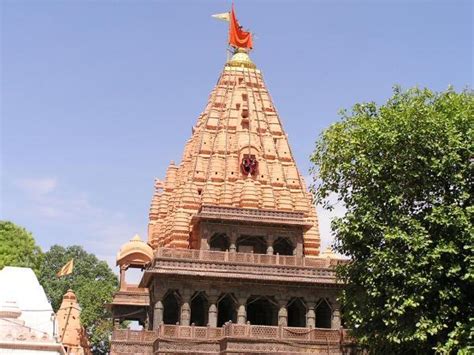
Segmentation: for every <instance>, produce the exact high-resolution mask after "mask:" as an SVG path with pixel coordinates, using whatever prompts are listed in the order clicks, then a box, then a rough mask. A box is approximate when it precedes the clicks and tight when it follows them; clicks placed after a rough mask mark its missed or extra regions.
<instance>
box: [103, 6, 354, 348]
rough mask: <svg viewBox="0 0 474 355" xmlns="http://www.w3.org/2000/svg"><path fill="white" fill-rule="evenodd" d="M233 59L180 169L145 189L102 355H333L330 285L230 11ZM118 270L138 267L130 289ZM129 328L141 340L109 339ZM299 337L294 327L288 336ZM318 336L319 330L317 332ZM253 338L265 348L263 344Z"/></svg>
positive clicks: (337, 334) (246, 38)
mask: <svg viewBox="0 0 474 355" xmlns="http://www.w3.org/2000/svg"><path fill="white" fill-rule="evenodd" d="M214 17H217V18H221V19H224V20H226V21H228V22H229V45H230V46H231V47H232V48H233V56H232V58H231V59H230V60H229V61H228V62H227V63H226V64H225V66H224V69H223V72H222V74H221V75H220V78H219V80H218V82H217V85H216V86H215V87H214V89H213V90H212V92H211V94H210V98H209V101H208V103H207V106H206V107H205V109H204V111H203V113H201V115H200V116H199V118H198V120H197V123H196V125H195V126H194V127H193V133H192V136H191V138H190V139H189V140H188V141H187V143H186V146H185V148H184V154H183V157H182V160H181V163H180V164H179V165H176V164H174V163H173V162H172V163H171V164H170V165H169V167H168V170H167V173H166V177H165V179H164V181H160V180H156V182H155V193H154V195H153V198H152V202H151V208H150V215H149V226H148V227H149V228H148V243H145V242H144V241H142V240H141V239H140V237H138V236H135V237H134V238H133V239H132V240H131V241H130V242H128V243H126V244H124V245H123V247H122V248H121V250H120V251H119V253H118V255H117V265H119V266H120V270H121V272H120V290H119V291H118V292H117V293H116V294H115V296H114V300H113V302H112V304H111V305H110V307H111V310H112V314H113V318H114V321H115V324H117V329H116V330H115V331H114V335H113V337H112V349H111V352H112V353H116V354H119V353H120V354H124V353H150V354H151V353H155V354H164V353H181V352H193V353H197V352H198V353H206V354H219V353H221V354H223V353H226V354H227V353H234V352H235V353H249V352H251V353H265V352H268V353H272V354H275V353H290V352H291V353H299V352H302V353H303V352H306V353H308V352H311V353H319V352H323V353H327V352H328V351H330V352H331V353H334V354H338V353H341V354H342V353H343V352H344V351H347V350H348V347H351V346H352V345H351V342H350V339H348V338H347V337H346V336H345V331H343V330H342V328H341V319H340V310H339V308H340V306H339V303H338V301H337V296H338V294H339V292H340V289H341V284H340V283H338V282H337V281H336V277H335V272H334V266H335V265H337V264H338V263H340V262H342V261H341V260H340V259H338V257H337V256H336V255H334V254H333V253H332V252H331V251H326V252H324V253H322V255H320V252H319V247H320V238H319V232H318V222H317V216H316V210H315V208H314V205H313V204H312V201H311V196H310V194H309V193H308V191H307V188H306V185H305V182H304V180H303V178H302V177H301V175H300V173H299V172H298V169H297V167H296V164H295V160H294V158H293V155H292V153H291V150H290V147H289V144H288V139H287V136H286V134H285V133H284V131H283V128H282V124H281V121H280V118H279V116H278V113H277V111H276V109H275V106H274V105H273V103H272V100H271V98H270V95H269V93H268V90H267V88H266V86H265V83H264V81H263V77H262V73H261V72H260V70H259V69H257V68H256V67H255V65H254V63H253V62H252V61H251V60H250V58H249V55H248V52H249V51H250V49H251V48H252V47H253V43H252V34H251V33H250V32H247V31H244V30H243V29H242V28H241V26H240V25H239V23H238V21H237V18H236V15H235V10H234V7H233V6H232V11H231V12H229V13H226V14H219V15H214ZM129 268H141V269H144V275H143V277H142V280H141V282H140V284H139V285H130V284H127V283H126V281H125V280H126V278H125V273H126V271H127V269H129ZM130 319H132V320H138V321H139V323H140V324H142V325H143V327H144V329H143V330H142V331H140V332H138V333H137V332H134V331H131V330H119V329H118V325H119V324H120V322H122V321H124V320H130ZM295 327H298V328H299V329H295ZM320 328H327V329H320ZM262 339H264V340H262Z"/></svg>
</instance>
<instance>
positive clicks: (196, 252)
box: [155, 248, 346, 269]
mask: <svg viewBox="0 0 474 355" xmlns="http://www.w3.org/2000/svg"><path fill="white" fill-rule="evenodd" d="M155 258H166V259H179V260H196V261H209V262H222V263H233V264H235V263H239V264H252V265H271V266H299V267H311V268H321V269H327V268H331V267H334V266H336V265H338V264H341V263H344V262H346V260H343V259H332V258H323V257H321V258H307V257H301V256H286V255H267V254H254V253H240V252H229V251H211V250H202V249H177V248H159V249H158V250H157V251H156V252H155Z"/></svg>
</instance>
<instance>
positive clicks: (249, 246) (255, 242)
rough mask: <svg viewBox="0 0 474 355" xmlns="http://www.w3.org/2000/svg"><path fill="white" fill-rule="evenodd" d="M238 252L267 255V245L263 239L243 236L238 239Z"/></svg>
mask: <svg viewBox="0 0 474 355" xmlns="http://www.w3.org/2000/svg"><path fill="white" fill-rule="evenodd" d="M237 251H238V252H240V253H255V254H265V253H266V252H267V243H266V241H265V239H264V238H263V237H254V236H246V235H243V236H241V237H239V239H237Z"/></svg>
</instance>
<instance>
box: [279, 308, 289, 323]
mask: <svg viewBox="0 0 474 355" xmlns="http://www.w3.org/2000/svg"><path fill="white" fill-rule="evenodd" d="M279 306H280V309H279V310H278V325H279V326H281V327H287V326H288V310H287V308H286V303H283V302H279Z"/></svg>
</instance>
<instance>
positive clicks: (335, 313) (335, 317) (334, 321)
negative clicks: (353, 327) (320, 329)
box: [331, 302, 341, 329]
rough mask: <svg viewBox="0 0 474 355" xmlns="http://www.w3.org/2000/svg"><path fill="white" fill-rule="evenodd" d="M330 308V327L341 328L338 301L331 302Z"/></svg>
mask: <svg viewBox="0 0 474 355" xmlns="http://www.w3.org/2000/svg"><path fill="white" fill-rule="evenodd" d="M332 305H333V309H332V318H331V328H332V329H339V328H341V307H340V304H339V302H333V304H332Z"/></svg>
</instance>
